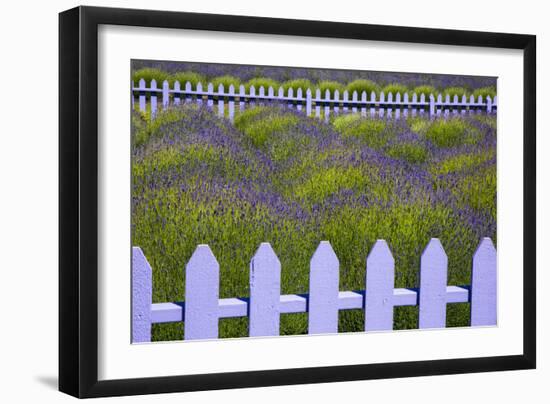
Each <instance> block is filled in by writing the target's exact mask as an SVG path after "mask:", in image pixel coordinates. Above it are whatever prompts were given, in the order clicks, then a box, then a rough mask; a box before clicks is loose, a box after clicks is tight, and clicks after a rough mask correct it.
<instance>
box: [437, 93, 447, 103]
mask: <svg viewBox="0 0 550 404" xmlns="http://www.w3.org/2000/svg"><path fill="white" fill-rule="evenodd" d="M448 96H449V95H447V97H448ZM442 102H443V96H442V95H441V94H438V95H437V103H438V104H441V103H442Z"/></svg>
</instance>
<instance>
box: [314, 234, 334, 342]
mask: <svg viewBox="0 0 550 404" xmlns="http://www.w3.org/2000/svg"><path fill="white" fill-rule="evenodd" d="M339 266H340V263H339V261H338V257H337V256H336V253H335V252H334V250H333V249H332V246H331V245H330V243H329V242H328V241H321V243H320V244H319V246H318V247H317V250H315V253H314V254H313V257H311V261H310V272H309V302H308V304H309V310H308V311H309V315H308V332H309V333H310V334H320V333H335V332H338V286H339V279H340V278H339V276H340V275H339V272H340V269H339Z"/></svg>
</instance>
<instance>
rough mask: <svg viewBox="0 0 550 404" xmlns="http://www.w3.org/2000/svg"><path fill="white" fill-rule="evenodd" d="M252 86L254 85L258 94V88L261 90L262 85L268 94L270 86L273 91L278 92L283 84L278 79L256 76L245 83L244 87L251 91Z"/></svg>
mask: <svg viewBox="0 0 550 404" xmlns="http://www.w3.org/2000/svg"><path fill="white" fill-rule="evenodd" d="M251 86H254V89H255V90H256V94H258V90H259V88H260V87H263V88H264V90H265V93H266V94H267V91H268V89H269V87H272V88H273V92H274V93H275V94H277V93H278V91H279V87H280V86H281V84H280V83H279V82H278V81H276V80H273V79H270V78H267V77H256V78H253V79H250V80H248V81H247V82H246V83H245V85H244V88H246V91H250V87H251Z"/></svg>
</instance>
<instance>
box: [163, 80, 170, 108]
mask: <svg viewBox="0 0 550 404" xmlns="http://www.w3.org/2000/svg"><path fill="white" fill-rule="evenodd" d="M169 102H170V83H168V80H164V81H163V82H162V108H163V109H166V107H168V104H169Z"/></svg>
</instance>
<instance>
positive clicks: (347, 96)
mask: <svg viewBox="0 0 550 404" xmlns="http://www.w3.org/2000/svg"><path fill="white" fill-rule="evenodd" d="M343 97H344V101H346V102H347V101H349V93H348V90H344V93H343Z"/></svg>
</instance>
